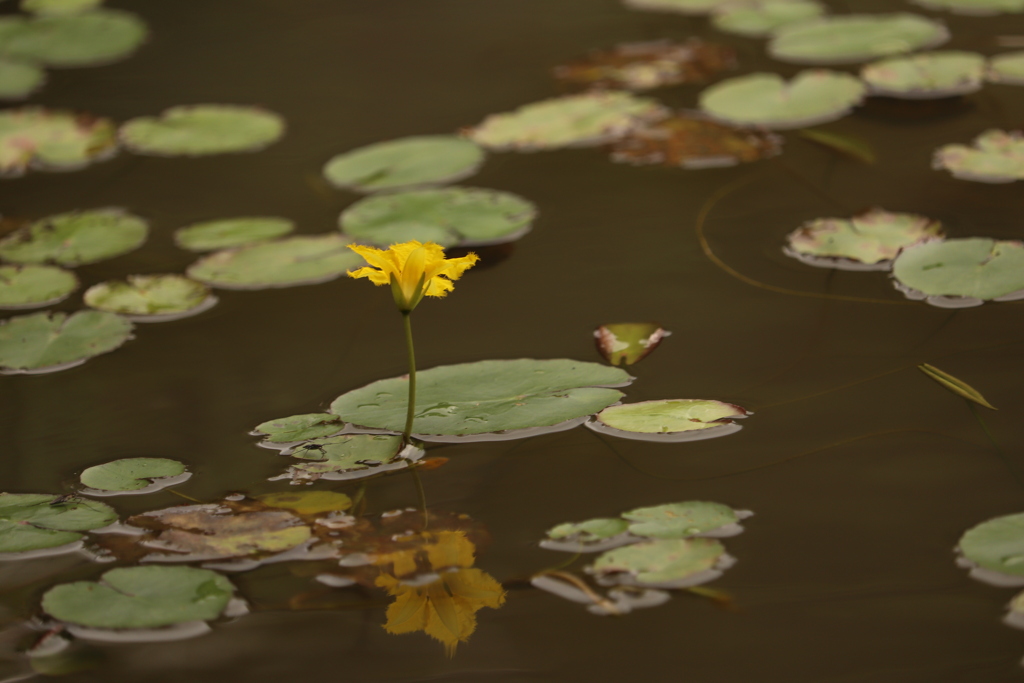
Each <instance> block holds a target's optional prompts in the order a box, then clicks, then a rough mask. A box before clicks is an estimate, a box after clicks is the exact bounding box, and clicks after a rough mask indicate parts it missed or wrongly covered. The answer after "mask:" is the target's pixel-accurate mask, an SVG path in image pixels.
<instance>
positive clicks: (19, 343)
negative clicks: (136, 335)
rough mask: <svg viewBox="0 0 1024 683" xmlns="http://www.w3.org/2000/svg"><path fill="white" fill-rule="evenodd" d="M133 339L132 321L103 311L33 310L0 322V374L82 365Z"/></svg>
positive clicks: (49, 370) (38, 372) (36, 372)
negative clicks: (58, 311) (38, 311)
mask: <svg viewBox="0 0 1024 683" xmlns="http://www.w3.org/2000/svg"><path fill="white" fill-rule="evenodd" d="M131 338H132V324H131V323H130V322H129V321H127V320H125V319H124V318H122V317H120V316H117V315H114V314H113V313H105V312H103V311H79V312H77V313H74V314H72V315H70V316H69V315H68V314H67V313H32V314H30V315H19V316H16V317H14V318H8V319H7V320H4V321H2V322H0V374H4V375H16V374H26V375H33V374H42V373H47V372H57V371H58V370H66V369H68V368H73V367H75V366H77V365H81V364H82V363H84V362H85V361H87V360H89V359H90V358H92V357H93V356H98V355H100V354H101V353H108V352H110V351H113V350H114V349H116V348H118V347H119V346H121V345H122V344H124V343H125V342H126V341H128V340H129V339H131Z"/></svg>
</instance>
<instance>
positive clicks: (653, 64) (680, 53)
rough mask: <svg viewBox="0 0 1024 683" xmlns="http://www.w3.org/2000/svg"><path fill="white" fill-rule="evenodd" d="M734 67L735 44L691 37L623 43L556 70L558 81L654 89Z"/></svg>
mask: <svg viewBox="0 0 1024 683" xmlns="http://www.w3.org/2000/svg"><path fill="white" fill-rule="evenodd" d="M734 68H736V51H735V50H733V49H732V48H731V47H727V46H725V45H718V44H715V43H706V42H704V41H702V40H698V39H696V38H691V39H690V40H688V41H687V42H685V43H673V42H671V41H668V40H655V41H650V42H645V43H623V44H621V45H616V46H615V47H613V48H611V49H610V50H598V51H594V52H591V53H590V54H589V55H587V57H586V58H584V59H579V60H576V61H574V62H571V63H569V64H565V65H563V66H558V67H555V72H554V73H555V78H557V79H558V80H560V81H562V82H563V83H571V84H574V85H582V86H586V87H599V88H626V89H627V90H650V89H652V88H661V87H664V86H667V85H678V84H680V83H703V82H704V81H707V80H708V79H710V78H711V77H712V76H714V75H716V74H718V73H719V72H720V71H724V70H725V69H734Z"/></svg>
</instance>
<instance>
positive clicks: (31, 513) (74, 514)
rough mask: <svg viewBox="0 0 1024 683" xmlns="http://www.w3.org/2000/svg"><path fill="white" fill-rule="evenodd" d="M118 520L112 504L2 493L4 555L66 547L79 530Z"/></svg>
mask: <svg viewBox="0 0 1024 683" xmlns="http://www.w3.org/2000/svg"><path fill="white" fill-rule="evenodd" d="M116 520H117V513H116V512H114V510H113V509H112V508H111V507H110V506H109V505H104V504H103V503H100V502H99V501H95V500H84V499H81V498H78V497H73V496H53V495H50V494H46V493H0V553H30V552H33V551H41V550H47V549H50V548H58V547H60V546H65V545H68V544H71V543H74V542H75V541H78V540H80V539H81V538H82V534H80V533H77V532H79V531H88V530H90V529H99V528H101V527H105V526H107V525H108V524H110V523H111V522H114V521H116Z"/></svg>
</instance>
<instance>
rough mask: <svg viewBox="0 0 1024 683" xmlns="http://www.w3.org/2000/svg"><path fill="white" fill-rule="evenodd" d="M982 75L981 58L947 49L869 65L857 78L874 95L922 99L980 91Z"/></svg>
mask: <svg viewBox="0 0 1024 683" xmlns="http://www.w3.org/2000/svg"><path fill="white" fill-rule="evenodd" d="M984 73H985V58H984V57H983V56H982V55H979V54H976V53H974V52H962V51H956V50H946V51H941V52H924V53H920V54H916V55H910V56H908V57H892V58H889V59H883V60H881V61H879V62H872V63H871V64H868V65H867V66H865V67H864V68H863V69H861V71H860V77H861V79H863V80H864V82H865V83H867V84H868V86H870V87H871V92H872V94H874V95H885V96H887V97H898V98H901V99H912V100H924V99H934V98H939V97H950V96H953V95H965V94H967V93H972V92H975V91H977V90H980V89H981V81H982V77H983V76H984Z"/></svg>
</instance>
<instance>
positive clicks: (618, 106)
mask: <svg viewBox="0 0 1024 683" xmlns="http://www.w3.org/2000/svg"><path fill="white" fill-rule="evenodd" d="M666 114H667V111H666V110H665V108H664V107H662V106H661V105H660V104H658V103H657V102H655V101H654V100H650V99H644V98H638V97H635V96H633V95H630V94H629V93H624V92H615V91H613V92H600V91H596V92H589V93H584V94H581V95H567V96H565V97H556V98H553V99H549V100H542V101H540V102H534V103H533V104H527V105H524V106H522V107H520V108H518V109H516V110H515V111H513V112H508V113H505V114H492V115H491V116H488V117H487V118H486V119H485V120H484V121H483V123H481V124H480V125H479V126H477V127H476V128H471V129H469V130H468V131H466V132H465V134H466V136H467V137H469V138H470V139H471V140H473V141H474V142H476V143H477V144H479V145H483V146H484V147H486V148H488V149H494V150H517V151H521V152H529V151H536V150H541V149H556V148H559V147H576V146H587V145H600V144H603V143H605V142H610V141H612V140H615V139H617V138H620V137H622V136H623V135H625V134H626V133H627V132H628V131H629V130H630V129H631V128H633V127H634V126H636V125H638V124H640V123H642V122H644V121H652V120H655V119H658V118H661V117H663V116H665V115H666Z"/></svg>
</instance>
